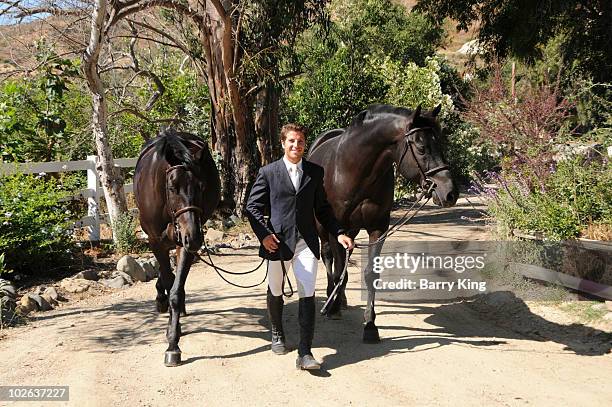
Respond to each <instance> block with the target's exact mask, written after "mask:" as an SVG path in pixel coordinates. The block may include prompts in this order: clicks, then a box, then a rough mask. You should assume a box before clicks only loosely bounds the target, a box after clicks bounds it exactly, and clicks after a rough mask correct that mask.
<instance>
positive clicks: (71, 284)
mask: <svg viewBox="0 0 612 407" xmlns="http://www.w3.org/2000/svg"><path fill="white" fill-rule="evenodd" d="M89 286H90V282H89V280H83V279H71V278H65V279H63V280H62V281H61V283H60V287H61V288H62V289H64V290H66V291H68V292H69V293H82V292H85V291H87V290H88V289H89Z"/></svg>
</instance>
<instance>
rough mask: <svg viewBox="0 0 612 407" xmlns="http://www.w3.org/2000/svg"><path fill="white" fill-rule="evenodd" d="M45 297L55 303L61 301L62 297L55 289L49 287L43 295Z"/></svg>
mask: <svg viewBox="0 0 612 407" xmlns="http://www.w3.org/2000/svg"><path fill="white" fill-rule="evenodd" d="M42 295H43V296H44V297H49V298H51V299H52V300H53V301H61V298H60V295H59V294H58V293H57V290H56V289H55V287H47V289H46V290H45V292H44V293H42Z"/></svg>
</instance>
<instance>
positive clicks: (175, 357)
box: [164, 249, 194, 366]
mask: <svg viewBox="0 0 612 407" xmlns="http://www.w3.org/2000/svg"><path fill="white" fill-rule="evenodd" d="M177 255H178V256H177V257H178V259H177V265H176V277H175V279H174V284H173V285H172V289H171V290H170V318H169V320H168V330H167V332H166V337H167V339H168V349H166V354H165V358H164V364H165V365H166V366H178V365H179V364H180V363H181V350H180V348H179V346H178V342H179V340H180V337H181V324H180V316H181V311H182V310H183V309H184V306H185V305H184V304H185V281H186V280H187V275H188V274H189V269H190V267H191V263H192V262H193V259H194V254H193V253H190V252H188V251H187V250H184V249H183V250H177Z"/></svg>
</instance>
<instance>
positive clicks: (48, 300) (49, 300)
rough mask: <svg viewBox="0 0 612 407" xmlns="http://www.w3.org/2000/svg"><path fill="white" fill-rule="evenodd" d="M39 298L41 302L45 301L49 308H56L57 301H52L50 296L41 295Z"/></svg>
mask: <svg viewBox="0 0 612 407" xmlns="http://www.w3.org/2000/svg"><path fill="white" fill-rule="evenodd" d="M40 297H41V298H42V299H43V300H45V301H47V302H48V303H49V305H50V306H51V307H57V304H58V303H57V300H54V299H53V298H52V297H51V296H50V295H47V294H43V295H41V296H40Z"/></svg>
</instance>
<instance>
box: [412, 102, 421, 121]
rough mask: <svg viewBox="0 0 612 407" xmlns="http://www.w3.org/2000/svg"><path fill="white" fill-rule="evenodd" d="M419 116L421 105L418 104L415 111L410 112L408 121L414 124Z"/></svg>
mask: <svg viewBox="0 0 612 407" xmlns="http://www.w3.org/2000/svg"><path fill="white" fill-rule="evenodd" d="M420 115H421V105H420V104H419V105H418V106H417V108H416V109H414V112H412V114H411V115H410V119H411V120H412V122H413V123H414V121H415V120H416V119H417V118H418V117H419V116H420Z"/></svg>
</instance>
